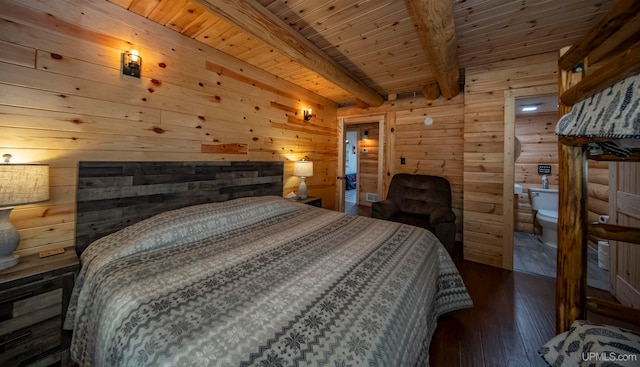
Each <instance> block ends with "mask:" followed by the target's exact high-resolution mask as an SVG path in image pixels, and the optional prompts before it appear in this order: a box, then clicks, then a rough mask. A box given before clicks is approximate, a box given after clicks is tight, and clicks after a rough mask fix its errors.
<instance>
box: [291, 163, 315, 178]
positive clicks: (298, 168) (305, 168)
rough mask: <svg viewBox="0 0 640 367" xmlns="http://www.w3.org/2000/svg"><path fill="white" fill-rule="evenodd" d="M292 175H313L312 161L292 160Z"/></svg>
mask: <svg viewBox="0 0 640 367" xmlns="http://www.w3.org/2000/svg"><path fill="white" fill-rule="evenodd" d="M293 175H294V176H297V177H311V176H313V162H311V161H295V162H293Z"/></svg>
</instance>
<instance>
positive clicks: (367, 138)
mask: <svg viewBox="0 0 640 367" xmlns="http://www.w3.org/2000/svg"><path fill="white" fill-rule="evenodd" d="M362 140H369V130H365V131H364V135H362Z"/></svg>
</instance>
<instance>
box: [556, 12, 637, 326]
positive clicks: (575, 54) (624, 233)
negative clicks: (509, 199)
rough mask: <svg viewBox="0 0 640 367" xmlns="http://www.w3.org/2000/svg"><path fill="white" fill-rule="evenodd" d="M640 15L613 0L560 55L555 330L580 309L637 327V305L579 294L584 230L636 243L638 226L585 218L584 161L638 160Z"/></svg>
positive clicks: (584, 253) (579, 316)
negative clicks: (606, 222) (602, 222)
mask: <svg viewBox="0 0 640 367" xmlns="http://www.w3.org/2000/svg"><path fill="white" fill-rule="evenodd" d="M639 18H640V2H638V1H637V0H619V1H618V2H617V3H616V4H615V5H614V6H613V8H612V9H611V10H610V11H609V12H608V14H606V16H605V17H604V18H603V19H601V20H600V21H599V22H598V24H597V25H595V26H594V27H593V28H592V29H591V30H590V31H589V32H588V33H587V34H586V35H585V36H584V37H583V38H582V39H581V40H579V41H578V42H577V43H576V44H574V45H573V46H572V47H570V48H568V49H565V50H563V51H562V52H561V57H560V59H559V69H560V73H559V75H560V93H561V96H560V100H561V104H560V114H561V116H562V117H561V119H560V121H559V122H558V125H557V127H556V133H557V134H558V135H559V165H560V182H559V213H558V216H559V218H558V227H559V228H558V262H557V264H558V268H557V286H556V292H557V294H556V331H557V332H558V333H564V332H567V331H568V330H570V328H572V327H575V325H576V324H575V323H576V320H580V319H585V318H586V311H587V310H589V311H594V312H598V313H601V314H603V315H606V316H608V317H612V318H615V319H618V320H622V321H624V322H628V323H631V324H634V325H640V312H639V311H638V309H637V308H633V307H625V306H622V305H620V304H617V303H614V302H608V301H606V300H602V299H598V298H589V297H586V277H587V266H586V262H587V239H588V236H590V235H591V236H595V237H597V238H601V239H604V240H611V241H622V242H625V243H629V245H630V246H632V244H638V243H640V229H639V228H637V226H627V225H615V224H600V223H595V224H594V223H589V222H588V216H587V185H586V182H587V165H586V159H594V160H601V161H610V162H638V161H640V75H639V74H640V42H639V40H640V22H639ZM633 181H634V180H632V182H633ZM616 190H617V188H614V189H613V191H612V192H613V193H614V196H613V198H614V199H615V197H616V196H615V194H616ZM618 195H619V194H618ZM634 196H637V195H634ZM611 197H612V196H611V192H610V198H611ZM627 198H629V199H631V196H627ZM610 202H611V199H610ZM629 203H630V204H629V205H630V206H632V207H633V206H635V205H634V204H632V201H630V202H629ZM614 210H615V209H614ZM630 215H634V214H633V213H630ZM635 215H637V214H635ZM612 256H616V255H615V254H613V255H612ZM610 270H611V269H610Z"/></svg>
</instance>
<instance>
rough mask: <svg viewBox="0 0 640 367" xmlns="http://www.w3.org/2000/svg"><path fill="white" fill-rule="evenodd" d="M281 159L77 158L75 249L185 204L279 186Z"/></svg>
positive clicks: (275, 190) (277, 192) (277, 189)
mask: <svg viewBox="0 0 640 367" xmlns="http://www.w3.org/2000/svg"><path fill="white" fill-rule="evenodd" d="M283 172H284V163H283V162H80V164H79V167H78V192H77V197H76V252H77V253H78V255H79V254H81V253H82V251H84V249H85V248H86V247H87V246H89V244H90V243H91V242H93V241H95V240H97V239H98V238H100V237H103V236H105V235H108V234H110V233H113V232H116V231H118V230H120V229H122V228H124V227H127V226H129V225H131V224H134V223H136V222H139V221H141V220H143V219H146V218H149V217H151V216H153V215H156V214H159V213H162V212H165V211H168V210H173V209H178V208H182V207H185V206H190V205H196V204H204V203H212V202H219V201H226V200H230V199H236V198H240V197H247V196H263V195H276V196H281V195H282V192H283Z"/></svg>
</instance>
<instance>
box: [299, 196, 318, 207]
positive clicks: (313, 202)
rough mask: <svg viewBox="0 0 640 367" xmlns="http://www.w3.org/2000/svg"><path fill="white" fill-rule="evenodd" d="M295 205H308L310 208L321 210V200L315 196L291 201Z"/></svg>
mask: <svg viewBox="0 0 640 367" xmlns="http://www.w3.org/2000/svg"><path fill="white" fill-rule="evenodd" d="M291 200H293V201H295V202H296V203H302V204H308V205H312V206H317V207H318V208H322V198H321V197H316V196H307V198H306V199H299V198H293V199H291Z"/></svg>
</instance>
